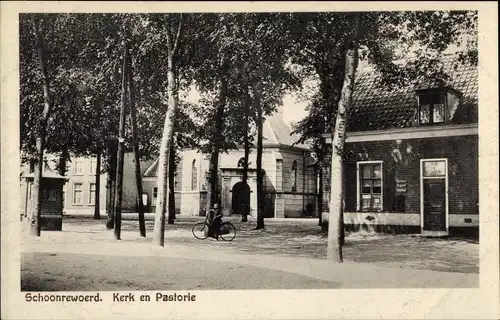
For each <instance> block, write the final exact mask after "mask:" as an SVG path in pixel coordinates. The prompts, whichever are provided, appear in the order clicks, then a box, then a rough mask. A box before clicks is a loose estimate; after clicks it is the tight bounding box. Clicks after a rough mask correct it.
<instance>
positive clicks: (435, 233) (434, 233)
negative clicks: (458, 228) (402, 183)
mask: <svg viewBox="0 0 500 320" xmlns="http://www.w3.org/2000/svg"><path fill="white" fill-rule="evenodd" d="M432 161H444V163H445V175H444V177H443V176H440V177H425V178H424V163H425V162H432ZM443 178H444V188H445V189H444V190H445V191H444V194H445V199H444V201H445V206H444V207H445V210H444V212H445V223H446V231H430V230H424V180H432V179H434V180H441V179H443ZM448 206H449V202H448V158H429V159H420V233H421V234H422V235H426V236H447V235H448V230H449V211H448Z"/></svg>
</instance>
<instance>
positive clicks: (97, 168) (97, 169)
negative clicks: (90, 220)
mask: <svg viewBox="0 0 500 320" xmlns="http://www.w3.org/2000/svg"><path fill="white" fill-rule="evenodd" d="M100 195H101V153H100V152H98V153H97V156H96V166H95V203H94V219H96V220H100V219H101V212H100V210H101V208H100V204H101V196H100Z"/></svg>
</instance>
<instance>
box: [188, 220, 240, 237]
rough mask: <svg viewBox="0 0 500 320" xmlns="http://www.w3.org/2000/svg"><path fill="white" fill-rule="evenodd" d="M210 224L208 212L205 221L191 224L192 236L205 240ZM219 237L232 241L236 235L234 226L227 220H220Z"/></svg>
mask: <svg viewBox="0 0 500 320" xmlns="http://www.w3.org/2000/svg"><path fill="white" fill-rule="evenodd" d="M211 225H212V223H211V222H209V214H207V216H206V218H205V221H203V222H198V223H195V224H194V225H193V229H192V232H193V236H194V237H195V238H196V239H200V240H205V239H206V238H208V234H209V231H210V227H211ZM219 237H221V238H222V240H224V241H232V240H233V239H234V238H235V237H236V227H235V226H234V225H233V224H232V223H231V222H229V221H225V222H222V224H221V226H220V230H219Z"/></svg>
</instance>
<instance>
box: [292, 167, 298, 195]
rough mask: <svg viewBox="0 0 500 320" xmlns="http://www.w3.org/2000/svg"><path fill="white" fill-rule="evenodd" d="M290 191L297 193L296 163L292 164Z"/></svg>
mask: <svg viewBox="0 0 500 320" xmlns="http://www.w3.org/2000/svg"><path fill="white" fill-rule="evenodd" d="M291 179H292V181H291V185H292V191H297V161H294V162H293V163H292V177H291Z"/></svg>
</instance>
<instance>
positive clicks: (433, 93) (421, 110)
mask: <svg viewBox="0 0 500 320" xmlns="http://www.w3.org/2000/svg"><path fill="white" fill-rule="evenodd" d="M460 96H461V94H460V93H459V92H458V91H456V90H453V89H451V88H441V89H429V90H419V91H417V98H418V123H419V124H420V125H430V124H445V123H448V122H450V121H451V119H452V118H453V114H454V113H455V111H456V109H457V107H458V104H459V102H460Z"/></svg>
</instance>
